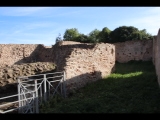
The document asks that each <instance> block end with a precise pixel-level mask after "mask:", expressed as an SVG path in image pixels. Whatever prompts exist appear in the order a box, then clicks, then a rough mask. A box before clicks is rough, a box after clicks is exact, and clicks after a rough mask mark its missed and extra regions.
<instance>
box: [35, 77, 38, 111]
mask: <svg viewBox="0 0 160 120" xmlns="http://www.w3.org/2000/svg"><path fill="white" fill-rule="evenodd" d="M34 82H35V94H36V95H35V102H36V113H39V105H38V90H37V80H35V81H34Z"/></svg>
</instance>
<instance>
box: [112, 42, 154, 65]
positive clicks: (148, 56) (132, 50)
mask: <svg viewBox="0 0 160 120" xmlns="http://www.w3.org/2000/svg"><path fill="white" fill-rule="evenodd" d="M114 45H115V47H116V48H115V49H116V61H118V62H120V63H125V62H128V61H130V60H137V61H138V60H142V61H148V60H152V54H153V52H152V51H153V47H152V46H153V40H132V41H126V42H121V43H114Z"/></svg>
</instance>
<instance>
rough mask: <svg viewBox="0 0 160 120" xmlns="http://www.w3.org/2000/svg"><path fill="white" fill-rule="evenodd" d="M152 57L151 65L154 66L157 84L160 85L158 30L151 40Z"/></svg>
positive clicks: (159, 40)
mask: <svg viewBox="0 0 160 120" xmlns="http://www.w3.org/2000/svg"><path fill="white" fill-rule="evenodd" d="M153 56H154V59H153V63H154V65H155V70H156V74H157V78H158V83H159V85H160V29H159V31H158V34H157V37H154V40H153Z"/></svg>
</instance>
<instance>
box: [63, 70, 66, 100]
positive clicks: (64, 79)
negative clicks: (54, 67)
mask: <svg viewBox="0 0 160 120" xmlns="http://www.w3.org/2000/svg"><path fill="white" fill-rule="evenodd" d="M65 82H66V74H65V71H64V72H63V93H64V98H66V85H65Z"/></svg>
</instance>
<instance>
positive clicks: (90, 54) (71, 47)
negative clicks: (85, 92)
mask: <svg viewBox="0 0 160 120" xmlns="http://www.w3.org/2000/svg"><path fill="white" fill-rule="evenodd" d="M54 51H56V52H55V55H54V56H55V59H54V60H55V64H56V65H57V70H58V71H62V70H64V71H65V73H66V87H67V90H68V91H70V90H74V89H77V88H80V87H83V86H84V85H85V84H86V83H89V82H93V81H96V80H99V79H101V78H102V77H107V75H109V74H110V73H111V72H113V71H114V65H115V46H114V45H112V44H107V43H105V44H104V43H101V44H82V43H78V42H76V44H70V43H69V44H68V42H66V41H64V42H62V43H61V44H57V45H55V46H54Z"/></svg>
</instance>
